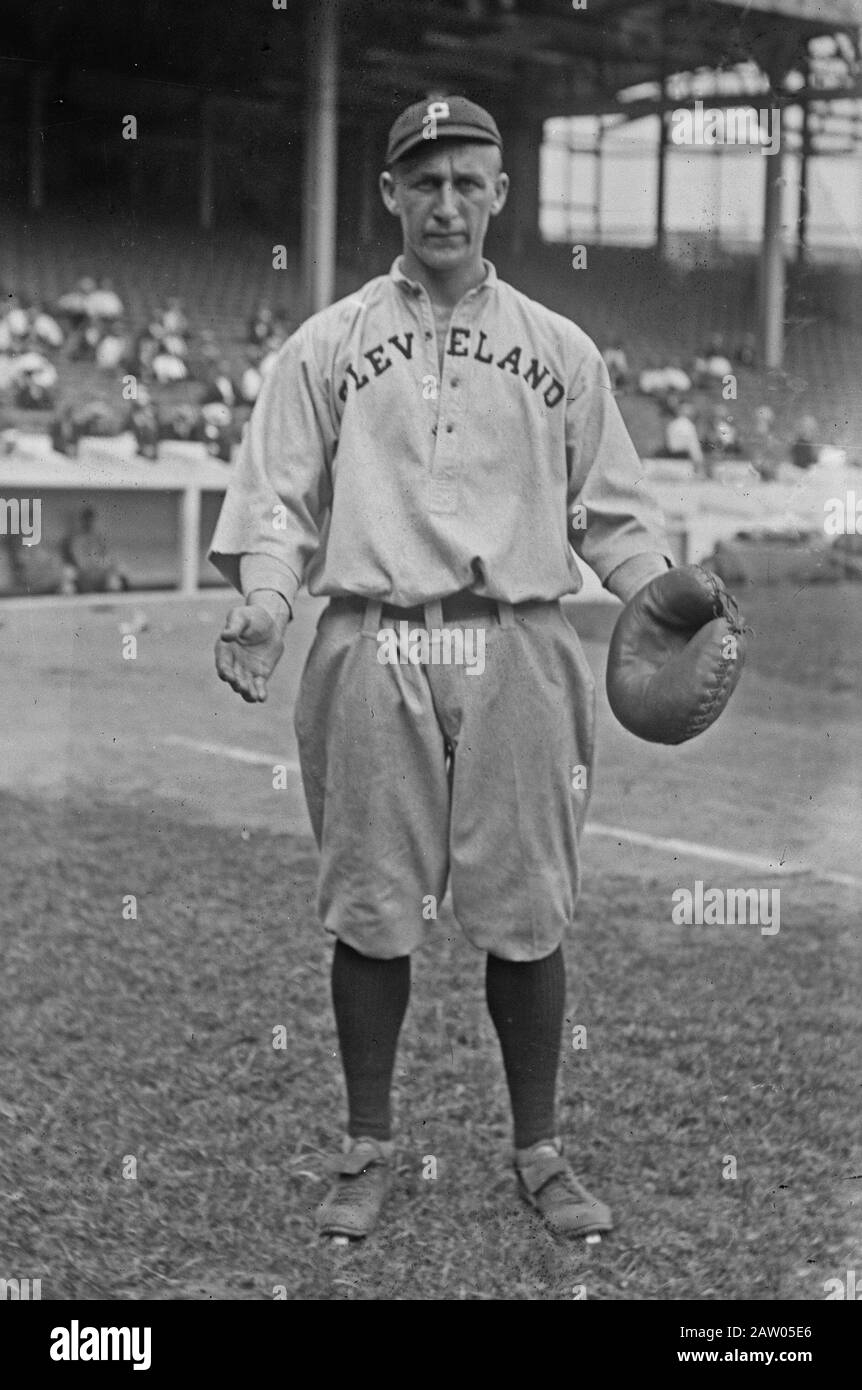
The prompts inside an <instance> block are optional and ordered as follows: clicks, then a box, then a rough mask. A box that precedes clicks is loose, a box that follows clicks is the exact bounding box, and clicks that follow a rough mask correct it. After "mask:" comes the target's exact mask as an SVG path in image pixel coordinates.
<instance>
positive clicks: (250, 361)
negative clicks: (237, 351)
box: [239, 347, 263, 405]
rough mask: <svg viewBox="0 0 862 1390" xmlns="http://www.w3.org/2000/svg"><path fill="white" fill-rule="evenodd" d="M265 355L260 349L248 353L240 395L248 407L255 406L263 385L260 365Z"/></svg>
mask: <svg viewBox="0 0 862 1390" xmlns="http://www.w3.org/2000/svg"><path fill="white" fill-rule="evenodd" d="M262 356H263V354H262V352H261V350H260V348H259V347H251V348H249V349H248V351H247V353H246V367H245V369H244V371H243V374H242V376H241V377H240V382H239V393H240V397H241V398H242V400H243V401H244V402H245V404H246V405H254V403H255V401H256V400H257V397H258V393H259V392H260V388H261V386H262V385H263V377H262V376H261V371H260V363H261V358H262Z"/></svg>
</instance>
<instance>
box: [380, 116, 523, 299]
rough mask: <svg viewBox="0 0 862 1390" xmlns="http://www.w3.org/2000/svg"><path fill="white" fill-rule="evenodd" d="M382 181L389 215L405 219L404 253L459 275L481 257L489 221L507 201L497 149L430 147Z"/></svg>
mask: <svg viewBox="0 0 862 1390" xmlns="http://www.w3.org/2000/svg"><path fill="white" fill-rule="evenodd" d="M430 143H431V145H432V148H430V149H429V150H428V151H427V152H425V151H420V152H419V153H418V154H415V153H414V152H413V151H411V153H410V154H409V155H408V157H407V159H406V160H405V161H404V162H403V163H402V164H400V165H396V166H395V168H394V169H393V170H392V172H391V173H389V172H386V173H383V174H381V176H380V191H381V194H382V196H383V201H384V203H385V204H386V207H387V208H388V210H389V212H391V213H393V214H394V215H395V216H396V217H398V218H400V220H401V229H402V232H403V236H404V249H405V251H407V250H409V251H411V252H412V253H413V255H414V256H415V257H416V258H417V259H418V260H419V261H421V263H422V264H423V265H424V266H426V267H427V268H428V269H429V270H432V271H437V272H444V271H448V270H456V269H458V268H459V267H461V266H463V265H468V264H470V263H471V262H473V261H475V260H478V259H479V258H480V257H481V254H482V247H483V245H484V241H485V233H486V232H487V230H488V221H489V219H490V218H491V217H495V216H496V215H497V213H498V212H500V210H501V209H502V207H503V204H504V203H505V201H506V192H507V189H508V187H509V178H508V175H507V174H504V173H502V172H501V168H500V165H501V158H500V151H499V150H498V149H497V147H496V146H495V145H487V144H479V143H472V144H471V143H463V142H460V141H454V140H453V141H441V142H440V143H439V144H438V145H436V146H435V145H434V142H433V141H432V142H430Z"/></svg>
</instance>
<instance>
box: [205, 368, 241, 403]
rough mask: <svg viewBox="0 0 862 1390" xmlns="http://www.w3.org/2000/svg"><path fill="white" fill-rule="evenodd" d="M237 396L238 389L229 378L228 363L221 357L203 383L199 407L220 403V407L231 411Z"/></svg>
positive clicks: (231, 378)
mask: <svg viewBox="0 0 862 1390" xmlns="http://www.w3.org/2000/svg"><path fill="white" fill-rule="evenodd" d="M239 396H240V391H239V388H238V387H237V385H236V383H235V381H234V380H233V377H232V376H231V371H230V363H229V362H228V361H227V359H226V358H224V357H223V358H222V359H221V361H220V362H219V363H218V366H217V367H216V369H215V371H213V372H212V373H211V374H210V376H209V379H208V380H207V382H206V383H205V386H204V393H203V395H202V396H201V405H214V404H216V403H217V402H219V401H220V402H221V404H222V405H226V406H229V407H231V409H232V408H233V407H234V406H235V405H236V404H237V402H238V400H239Z"/></svg>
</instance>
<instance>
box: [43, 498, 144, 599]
mask: <svg viewBox="0 0 862 1390" xmlns="http://www.w3.org/2000/svg"><path fill="white" fill-rule="evenodd" d="M60 553H61V556H62V559H63V561H64V563H65V564H66V565H67V566H68V567H69V570H70V571H71V575H70V576H69V577H70V578H71V579H72V582H73V583H74V587H75V592H76V593H79V594H95V593H98V594H101V593H119V592H120V591H121V590H123V589H128V587H129V584H128V580H127V579H126V578H125V576H124V575H123V574H122V573H121V571H120V567H119V564H118V563H117V561H116V559H115V558H114V557H113V556H112V554H111V552H110V548H109V546H108V542H107V539H106V538H105V535H104V534H103V532H102V531H100V530H99V529H98V527H97V526H96V513H95V510H94V508H93V507H90V506H85V507H82V508H81V510H80V512H79V513H78V516H77V519H76V520H75V521H74V522H73V523H72V525H71V526H70V528H69V530H68V531H67V532H66V535H65V536H64V537H63V542H62V545H61V548H60Z"/></svg>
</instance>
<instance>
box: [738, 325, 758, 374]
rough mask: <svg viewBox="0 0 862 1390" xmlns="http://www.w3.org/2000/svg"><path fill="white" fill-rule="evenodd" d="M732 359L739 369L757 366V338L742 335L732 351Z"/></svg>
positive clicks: (749, 334)
mask: <svg viewBox="0 0 862 1390" xmlns="http://www.w3.org/2000/svg"><path fill="white" fill-rule="evenodd" d="M733 357H734V361H735V362H737V363H738V365H739V366H740V367H756V366H757V338H756V337H755V335H754V334H753V333H743V335H742V337H741V338H740V340H739V342H738V343H737V344H736V347H735V348H734V350H733Z"/></svg>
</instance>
